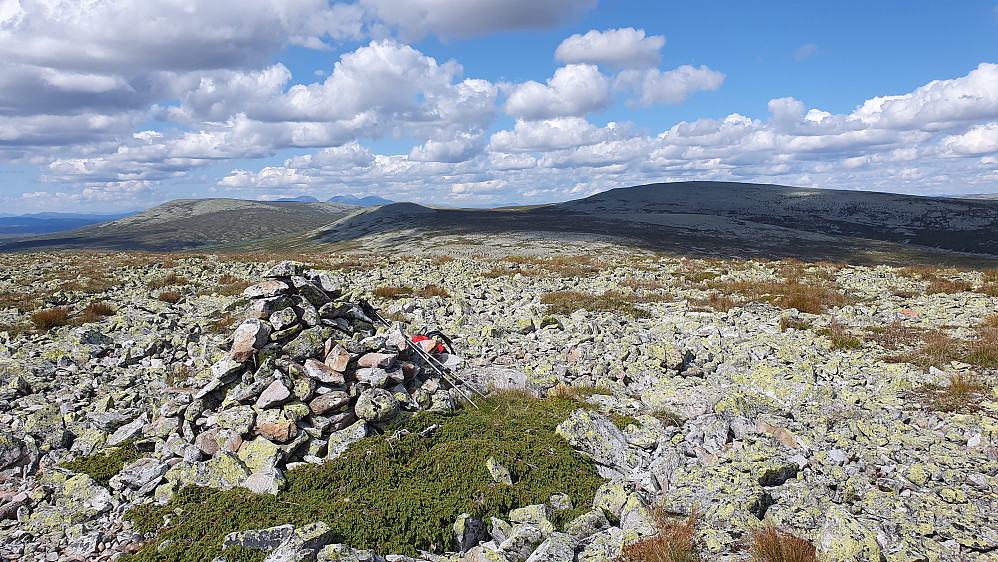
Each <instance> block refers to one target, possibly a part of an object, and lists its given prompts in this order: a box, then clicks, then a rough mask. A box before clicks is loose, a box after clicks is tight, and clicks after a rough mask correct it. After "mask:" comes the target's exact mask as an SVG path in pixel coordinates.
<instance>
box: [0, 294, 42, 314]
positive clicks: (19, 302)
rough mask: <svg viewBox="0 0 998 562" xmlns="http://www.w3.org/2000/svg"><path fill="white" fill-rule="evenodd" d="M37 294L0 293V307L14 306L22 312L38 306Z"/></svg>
mask: <svg viewBox="0 0 998 562" xmlns="http://www.w3.org/2000/svg"><path fill="white" fill-rule="evenodd" d="M39 296H40V295H37V294H35V293H18V292H5V293H0V308H16V309H17V311H18V312H20V313H21V314H24V313H25V312H30V311H32V310H35V309H36V308H38V301H37V298H38V297H39Z"/></svg>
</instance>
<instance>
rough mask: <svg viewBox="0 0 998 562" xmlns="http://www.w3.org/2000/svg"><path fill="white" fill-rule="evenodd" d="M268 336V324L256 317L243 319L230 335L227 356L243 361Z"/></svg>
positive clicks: (249, 356) (261, 344)
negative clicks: (230, 345) (230, 342)
mask: <svg viewBox="0 0 998 562" xmlns="http://www.w3.org/2000/svg"><path fill="white" fill-rule="evenodd" d="M269 338H270V325H268V324H267V323H265V322H261V321H260V320H258V319H256V318H250V319H248V320H244V321H243V322H242V323H241V324H239V327H238V328H236V332H235V334H233V335H232V349H231V350H229V356H230V357H232V359H233V360H235V361H239V362H243V361H246V360H248V359H249V358H251V357H253V356H254V355H256V352H257V351H259V350H260V348H262V347H263V346H264V345H266V344H267V340H268V339H269Z"/></svg>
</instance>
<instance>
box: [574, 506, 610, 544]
mask: <svg viewBox="0 0 998 562" xmlns="http://www.w3.org/2000/svg"><path fill="white" fill-rule="evenodd" d="M609 527H610V521H609V520H607V518H606V513H605V512H604V511H603V510H602V509H592V510H590V511H587V512H585V513H583V514H582V515H580V516H578V517H576V518H575V519H572V520H571V521H569V522H568V523H567V524H566V525H565V534H567V535H570V536H572V537H575V539H576V540H580V541H581V540H584V539H587V538H589V537H591V536H593V535H595V534H596V533H598V532H600V531H603V530H605V529H608V528H609Z"/></svg>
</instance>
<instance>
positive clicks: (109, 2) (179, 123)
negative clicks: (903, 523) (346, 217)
mask: <svg viewBox="0 0 998 562" xmlns="http://www.w3.org/2000/svg"><path fill="white" fill-rule="evenodd" d="M684 180H718V181H736V182H755V183H776V184H782V185H792V186H806V187H821V188H832V189H848V190H871V191H886V192H895V193H909V194H915V195H961V194H977V193H994V192H998V3H996V2H995V0H990V1H978V0H961V1H960V2H938V1H929V0H905V1H901V0H896V1H889V0H888V1H882V2H870V1H868V0H866V1H862V2H859V1H853V0H841V1H836V2H801V1H799V0H787V1H775V0H756V1H753V2H745V1H744V0H712V1H706V2H686V1H684V2H680V1H673V0H354V1H349V2H333V1H329V0H212V1H210V2H205V1H202V0H0V212H4V213H7V214H10V213H31V212H39V211H60V212H117V211H125V210H136V209H142V208H148V207H151V206H154V205H157V204H160V203H163V202H165V201H169V200H172V199H178V198H203V197H234V198H242V199H274V198H279V197H296V196H301V195H311V196H314V197H316V198H317V199H319V200H325V199H328V198H329V197H332V196H334V195H346V194H353V195H357V196H365V195H377V196H381V197H384V198H387V199H392V200H395V201H415V202H421V203H428V204H437V205H450V206H458V207H483V206H496V205H504V204H514V203H515V204H535V203H547V202H555V201H565V200H569V199H577V198H581V197H585V196H588V195H592V194H594V193H598V192H600V191H604V190H607V189H612V188H616V187H625V186H631V185H641V184H647V183H654V182H668V181H684ZM735 196H736V194H735Z"/></svg>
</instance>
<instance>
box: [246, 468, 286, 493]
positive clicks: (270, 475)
mask: <svg viewBox="0 0 998 562" xmlns="http://www.w3.org/2000/svg"><path fill="white" fill-rule="evenodd" d="M287 483H288V481H287V479H286V478H284V473H283V472H281V469H279V468H277V467H268V468H262V469H260V470H256V471H254V472H253V473H252V474H250V475H249V476H248V477H246V481H245V482H243V484H242V485H243V487H245V488H246V489H248V490H249V491H251V492H253V493H254V494H270V495H272V496H276V495H277V493H278V492H280V491H281V490H283V489H284V488H285V486H287Z"/></svg>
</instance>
